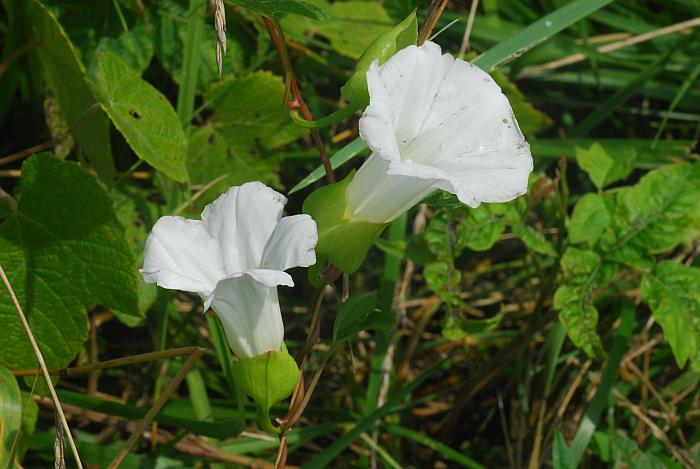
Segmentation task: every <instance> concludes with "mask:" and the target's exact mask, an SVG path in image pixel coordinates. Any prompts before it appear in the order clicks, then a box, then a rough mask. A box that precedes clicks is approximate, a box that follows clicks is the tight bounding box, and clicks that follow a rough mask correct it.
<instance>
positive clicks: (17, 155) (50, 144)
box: [0, 103, 100, 166]
mask: <svg viewBox="0 0 700 469" xmlns="http://www.w3.org/2000/svg"><path fill="white" fill-rule="evenodd" d="M99 107H100V105H99V104H97V103H94V104H93V105H92V106H90V107H89V108H87V109H86V110H85V111H84V112H83V113H82V114H81V115H80V117H78V118H77V119H76V120H75V122H74V123H73V125H72V126H70V128H69V129H68V130H66V131H65V132H63V133H62V134H60V135H56V137H54V138H52V139H50V140H47V141H45V142H43V143H40V144H39V145H35V146H33V147H30V148H27V149H25V150H22V151H19V152H17V153H13V154H11V155H7V156H3V157H2V158H0V166H2V165H5V164H8V163H12V162H13V161H18V160H21V159H24V158H27V157H28V156H32V155H33V154H35V153H39V152H40V151H44V150H48V149H49V148H51V147H54V146H55V145H56V144H58V143H59V142H61V141H63V140H65V138H66V137H68V135H70V134H71V133H72V132H73V131H74V130H75V129H77V128H78V127H79V126H80V125H81V124H82V123H83V122H84V121H85V118H86V117H88V116H89V115H90V114H92V113H93V112H94V111H96V110H97V109H99Z"/></svg>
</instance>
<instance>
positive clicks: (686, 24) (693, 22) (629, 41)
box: [518, 18, 700, 78]
mask: <svg viewBox="0 0 700 469" xmlns="http://www.w3.org/2000/svg"><path fill="white" fill-rule="evenodd" d="M696 26H700V18H693V19H690V20H687V21H681V22H680V23H676V24H672V25H669V26H665V27H663V28H659V29H655V30H653V31H649V32H646V33H644V34H639V35H637V36H632V37H629V38H626V39H623V40H621V41H616V42H613V43H610V44H606V45H604V46H600V47H597V48H596V49H595V51H596V53H598V54H607V53H608V52H613V51H616V50H619V49H623V48H625V47H629V46H633V45H635V44H640V43H642V42H646V41H651V40H652V39H656V38H658V37H661V36H666V35H669V34H673V33H676V32H679V31H682V30H684V29H689V28H694V27H696ZM586 58H587V56H586V55H585V54H582V53H576V54H572V55H569V56H567V57H563V58H561V59H557V60H553V61H551V62H546V63H543V64H540V65H532V66H530V67H525V68H523V69H522V71H521V72H520V73H519V74H518V78H526V77H531V76H534V75H537V74H539V73H542V72H547V71H550V70H555V69H557V68H561V67H565V66H567V65H572V64H575V63H578V62H583V61H584V60H586Z"/></svg>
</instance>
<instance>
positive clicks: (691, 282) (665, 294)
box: [641, 261, 700, 370]
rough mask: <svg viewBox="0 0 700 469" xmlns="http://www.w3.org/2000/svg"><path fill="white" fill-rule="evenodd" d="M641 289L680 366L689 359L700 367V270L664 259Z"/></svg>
mask: <svg viewBox="0 0 700 469" xmlns="http://www.w3.org/2000/svg"><path fill="white" fill-rule="evenodd" d="M641 292H642V299H643V300H644V301H646V302H647V303H648V304H649V307H650V308H651V312H652V313H653V314H654V318H655V319H656V321H657V322H658V323H659V324H661V327H662V328H663V329H664V335H665V336H666V340H668V343H669V344H671V349H672V350H673V355H674V356H675V357H676V362H677V363H678V366H679V367H681V368H682V367H683V366H685V363H686V362H687V361H688V360H690V361H691V363H692V365H693V368H694V369H696V370H700V269H698V268H696V267H690V266H685V265H683V264H680V263H678V262H676V261H664V262H662V263H660V264H659V265H657V266H656V267H655V268H654V270H653V272H651V273H648V274H646V275H645V276H644V278H643V279H642V286H641Z"/></svg>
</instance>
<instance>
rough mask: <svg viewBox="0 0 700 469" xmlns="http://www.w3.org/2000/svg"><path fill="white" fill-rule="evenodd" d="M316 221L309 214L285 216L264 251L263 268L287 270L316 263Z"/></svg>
mask: <svg viewBox="0 0 700 469" xmlns="http://www.w3.org/2000/svg"><path fill="white" fill-rule="evenodd" d="M317 242H318V230H317V229H316V222H315V221H314V220H313V219H312V218H311V217H310V216H309V215H294V216H291V217H284V218H282V219H281V220H280V222H279V223H278V224H277V226H276V227H275V231H273V232H272V236H270V239H269V240H268V241H267V245H266V246H265V251H264V252H263V257H262V263H261V265H260V267H262V268H263V269H275V270H287V269H289V268H292V267H308V266H310V265H313V264H315V263H316V252H315V251H314V248H315V247H316V243H317Z"/></svg>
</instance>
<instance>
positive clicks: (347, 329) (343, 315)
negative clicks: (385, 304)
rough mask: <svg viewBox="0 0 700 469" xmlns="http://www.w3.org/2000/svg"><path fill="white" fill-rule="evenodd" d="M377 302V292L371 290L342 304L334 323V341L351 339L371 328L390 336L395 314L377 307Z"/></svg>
mask: <svg viewBox="0 0 700 469" xmlns="http://www.w3.org/2000/svg"><path fill="white" fill-rule="evenodd" d="M376 304H377V292H369V293H361V294H359V295H354V296H351V297H350V298H348V300H347V301H346V302H345V303H343V304H342V305H340V309H339V310H338V315H337V316H336V318H335V323H334V324H333V343H334V344H339V343H341V342H343V341H346V340H351V339H352V338H353V337H355V336H356V335H357V334H359V333H360V332H362V331H366V330H370V329H371V330H374V331H377V332H381V333H382V334H384V335H385V336H388V335H389V334H390V333H391V330H392V328H393V327H394V322H395V321H394V315H393V314H391V312H387V311H381V310H378V309H376Z"/></svg>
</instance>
